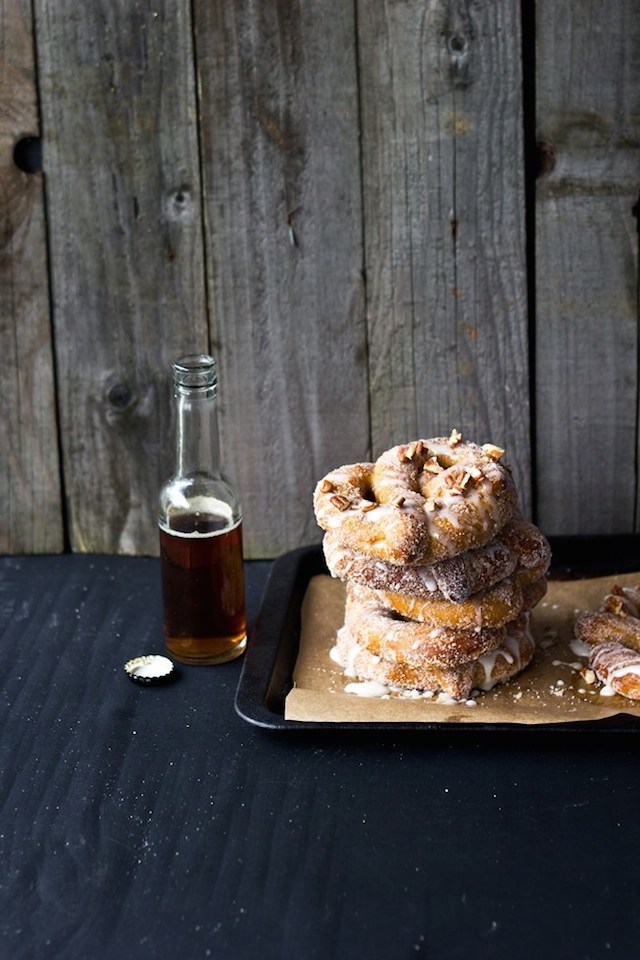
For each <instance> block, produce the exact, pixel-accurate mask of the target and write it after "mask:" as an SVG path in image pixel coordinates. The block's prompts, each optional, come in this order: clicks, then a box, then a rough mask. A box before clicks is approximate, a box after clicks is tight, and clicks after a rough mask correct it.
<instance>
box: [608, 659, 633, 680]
mask: <svg viewBox="0 0 640 960" xmlns="http://www.w3.org/2000/svg"><path fill="white" fill-rule="evenodd" d="M628 673H632V674H633V675H634V676H636V677H640V660H638V662H637V663H627V664H625V665H624V666H620V667H615V668H614V669H613V670H609V671H608V672H607V683H610V682H611V681H612V680H617V679H618V677H624V676H626V675H627V674H628Z"/></svg>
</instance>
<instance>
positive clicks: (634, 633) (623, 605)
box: [575, 584, 640, 700]
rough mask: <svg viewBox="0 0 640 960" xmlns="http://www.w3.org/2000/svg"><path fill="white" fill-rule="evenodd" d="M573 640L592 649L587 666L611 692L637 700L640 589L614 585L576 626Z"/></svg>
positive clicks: (639, 662)
mask: <svg viewBox="0 0 640 960" xmlns="http://www.w3.org/2000/svg"><path fill="white" fill-rule="evenodd" d="M575 634H576V637H577V638H578V639H579V640H581V641H583V643H586V644H588V645H589V646H590V647H591V648H592V649H591V653H590V656H589V666H590V667H591V669H592V670H593V671H594V673H595V675H596V677H597V678H598V680H600V681H601V682H602V683H605V684H608V686H610V687H611V689H612V690H614V691H615V692H616V693H619V694H621V695H622V696H623V697H629V698H630V699H632V700H639V699H640V585H638V586H629V587H621V586H619V585H618V584H615V585H614V586H613V587H612V589H611V592H610V593H608V594H606V595H605V596H604V597H603V599H602V603H601V604H600V608H599V609H598V610H597V611H595V612H593V613H585V614H583V615H582V616H580V617H578V619H577V620H576V623H575Z"/></svg>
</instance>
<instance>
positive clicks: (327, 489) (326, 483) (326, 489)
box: [320, 477, 333, 493]
mask: <svg viewBox="0 0 640 960" xmlns="http://www.w3.org/2000/svg"><path fill="white" fill-rule="evenodd" d="M332 490H333V484H332V483H331V480H327V478H326V477H325V479H324V480H323V481H322V483H321V484H320V491H321V493H331V491H332Z"/></svg>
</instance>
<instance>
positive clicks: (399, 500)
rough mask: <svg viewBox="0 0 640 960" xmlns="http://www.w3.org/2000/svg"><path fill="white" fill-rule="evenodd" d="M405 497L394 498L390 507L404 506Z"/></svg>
mask: <svg viewBox="0 0 640 960" xmlns="http://www.w3.org/2000/svg"><path fill="white" fill-rule="evenodd" d="M405 499H406V498H405V497H396V499H395V500H394V501H393V503H392V504H391V506H392V507H402V506H403V505H404V501H405Z"/></svg>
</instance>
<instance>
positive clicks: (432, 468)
mask: <svg viewBox="0 0 640 960" xmlns="http://www.w3.org/2000/svg"><path fill="white" fill-rule="evenodd" d="M424 469H425V470H426V472H427V473H442V471H443V470H444V467H443V466H442V465H441V464H439V463H438V458H437V457H435V456H434V457H429V459H428V460H427V461H426V462H425V465H424Z"/></svg>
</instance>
